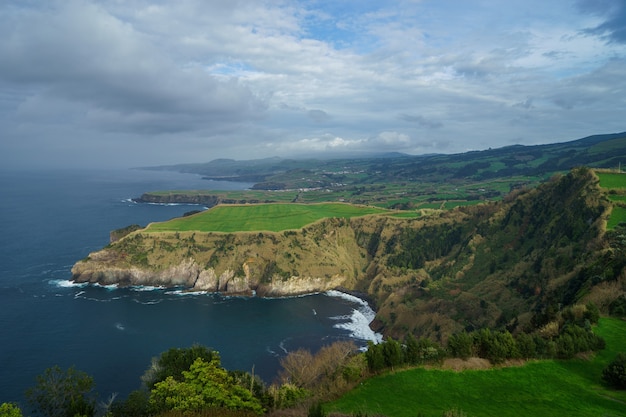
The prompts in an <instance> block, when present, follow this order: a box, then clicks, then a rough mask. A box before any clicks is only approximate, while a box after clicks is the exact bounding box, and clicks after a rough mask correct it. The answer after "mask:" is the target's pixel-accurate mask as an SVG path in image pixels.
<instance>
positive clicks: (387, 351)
mask: <svg viewBox="0 0 626 417" xmlns="http://www.w3.org/2000/svg"><path fill="white" fill-rule="evenodd" d="M382 346H383V357H384V358H385V365H387V367H389V368H392V369H393V368H394V367H395V366H400V365H402V364H403V362H404V354H403V352H402V346H400V343H399V342H398V341H397V340H394V339H392V338H388V339H387V340H386V341H385V342H384V343H383V344H382Z"/></svg>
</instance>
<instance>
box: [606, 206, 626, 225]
mask: <svg viewBox="0 0 626 417" xmlns="http://www.w3.org/2000/svg"><path fill="white" fill-rule="evenodd" d="M620 223H626V208H624V207H622V206H614V207H613V210H612V211H611V216H610V217H609V220H608V221H607V222H606V228H607V230H613V229H614V228H615V227H616V226H617V225H618V224H620Z"/></svg>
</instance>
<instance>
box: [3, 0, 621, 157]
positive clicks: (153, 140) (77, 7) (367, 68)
mask: <svg viewBox="0 0 626 417" xmlns="http://www.w3.org/2000/svg"><path fill="white" fill-rule="evenodd" d="M521 16H523V18H521ZM623 22H624V6H623V4H622V2H615V1H612V0H597V1H596V0H594V1H591V0H589V1H582V2H579V3H574V4H572V3H571V2H570V1H569V0H555V1H554V2H545V1H543V0H524V1H522V0H512V1H510V2H507V6H506V7H501V6H499V5H497V4H495V3H494V2H457V3H455V4H454V7H450V4H449V3H447V2H425V1H409V0H394V1H391V0H381V1H378V2H362V1H356V0H346V1H342V2H328V1H315V2H310V1H303V0H233V1H228V2H218V1H204V0H178V1H170V0H163V1H159V2H154V1H149V0H128V1H118V0H51V1H48V2H39V1H32V0H26V1H5V2H2V3H1V4H0V57H1V58H0V138H2V140H0V164H2V165H3V166H4V165H7V164H13V165H19V164H29V163H31V164H32V163H33V161H34V160H35V159H37V160H38V161H41V160H45V159H48V160H49V161H50V164H52V163H53V162H52V161H55V163H57V164H59V165H66V164H74V163H76V161H85V164H87V162H86V161H87V159H88V158H92V163H93V164H98V163H99V164H102V165H106V164H109V163H117V162H119V161H120V148H122V149H125V150H128V152H129V153H128V154H127V155H126V157H125V158H126V160H125V161H126V163H128V164H131V165H142V164H145V165H157V164H168V163H178V162H203V161H206V160H209V159H214V158H217V157H230V158H237V159H248V158H256V157H266V156H275V155H279V156H283V155H289V156H298V155H304V156H309V155H310V154H311V152H318V153H320V154H324V155H325V156H332V155H338V154H339V153H341V152H343V153H349V154H356V153H366V152H367V153H369V152H381V151H383V152H391V151H398V152H406V153H424V152H426V153H431V152H463V151H466V150H473V149H485V148H488V147H498V146H503V145H508V144H509V143H510V142H511V141H513V140H516V141H517V140H519V141H524V143H545V142H546V141H555V140H567V139H574V138H578V137H583V136H586V135H589V134H594V133H601V132H602V131H610V132H615V131H623V130H626V129H625V128H624V122H623V113H624V111H626V108H625V107H626V104H625V103H624V100H623V91H624V88H625V87H626V86H625V85H624V84H625V80H624V77H623V75H622V74H624V73H625V72H624V71H625V70H626V68H625V66H624V61H625V60H626V46H625V45H624V42H623V40H622V35H621V34H622V30H623ZM599 121H601V123H600V122H599ZM34 144H36V145H37V146H34ZM32 149H36V150H35V151H33V150H32ZM131 153H132V154H131ZM96 155H97V156H96ZM133 157H134V158H136V159H135V161H136V162H134V163H133V162H132V158H133Z"/></svg>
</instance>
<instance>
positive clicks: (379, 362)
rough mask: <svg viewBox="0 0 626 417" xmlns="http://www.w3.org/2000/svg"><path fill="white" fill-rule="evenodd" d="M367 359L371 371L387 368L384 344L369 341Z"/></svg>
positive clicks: (366, 352)
mask: <svg viewBox="0 0 626 417" xmlns="http://www.w3.org/2000/svg"><path fill="white" fill-rule="evenodd" d="M365 359H366V360H367V367H368V368H369V370H370V372H379V371H382V370H383V369H385V355H384V354H383V347H382V344H376V343H374V342H372V341H371V340H370V341H368V342H367V351H365Z"/></svg>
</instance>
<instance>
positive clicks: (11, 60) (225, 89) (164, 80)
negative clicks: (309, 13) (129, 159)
mask: <svg viewBox="0 0 626 417" xmlns="http://www.w3.org/2000/svg"><path fill="white" fill-rule="evenodd" d="M20 14H21V15H20V18H19V19H9V22H8V23H9V24H8V25H6V26H5V29H4V30H3V32H5V33H3V35H5V36H3V39H1V40H0V55H2V56H3V58H4V59H3V60H2V61H1V62H0V77H2V79H3V80H5V81H7V82H12V83H17V84H23V85H29V86H34V87H35V88H36V90H37V91H36V94H38V95H39V97H40V99H41V100H45V99H46V98H49V99H50V100H51V101H52V100H53V99H54V98H59V99H62V100H68V101H72V102H75V103H80V104H81V105H83V106H84V107H85V109H86V112H85V113H86V114H87V115H88V121H90V120H102V119H103V118H104V119H106V124H102V123H95V126H96V127H105V128H106V130H111V129H112V130H118V131H124V130H127V131H129V132H137V133H142V132H146V133H154V132H155V131H156V130H157V129H156V127H155V126H156V125H159V126H160V127H162V128H164V129H165V131H166V132H171V131H185V130H188V129H189V123H190V121H191V122H192V124H196V125H197V124H220V123H224V122H231V121H236V120H245V119H248V118H254V117H258V116H260V115H261V114H262V113H263V112H264V111H265V108H266V104H265V103H264V102H263V100H262V99H260V98H259V97H258V96H256V95H255V94H254V93H252V91H251V90H250V89H249V88H248V87H246V86H244V85H242V84H241V83H239V82H238V81H237V80H235V79H228V80H221V79H218V78H217V77H214V76H212V75H211V74H208V73H206V72H204V71H201V70H200V69H197V68H193V67H191V68H188V67H185V66H184V65H181V64H180V63H177V62H174V61H173V60H172V59H171V57H169V56H166V55H164V54H163V53H162V51H159V50H158V49H157V48H156V47H155V45H154V43H153V42H151V41H150V39H149V37H148V36H147V35H146V34H144V33H140V32H138V31H137V30H135V29H134V28H133V27H132V26H131V25H129V24H128V23H125V22H123V21H122V20H120V19H118V18H116V17H115V16H113V15H111V14H110V13H108V12H107V11H105V10H104V9H102V8H101V7H98V6H97V5H93V4H88V3H85V2H81V1H68V2H62V3H55V7H54V8H53V9H52V10H21V11H20ZM7 32H8V33H7ZM102 115H106V117H103V116H102ZM156 120H158V121H159V123H157V124H155V121H156Z"/></svg>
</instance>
